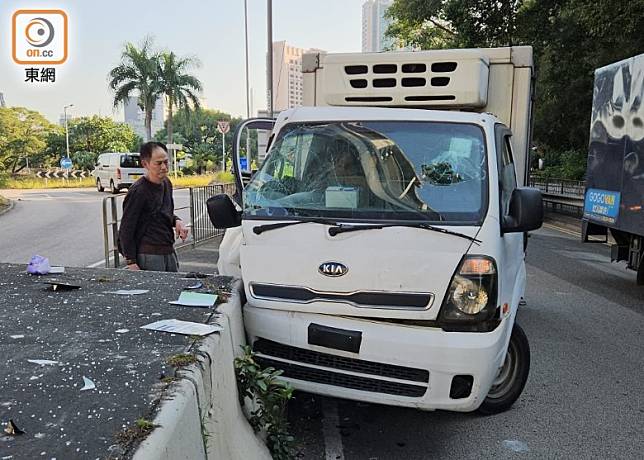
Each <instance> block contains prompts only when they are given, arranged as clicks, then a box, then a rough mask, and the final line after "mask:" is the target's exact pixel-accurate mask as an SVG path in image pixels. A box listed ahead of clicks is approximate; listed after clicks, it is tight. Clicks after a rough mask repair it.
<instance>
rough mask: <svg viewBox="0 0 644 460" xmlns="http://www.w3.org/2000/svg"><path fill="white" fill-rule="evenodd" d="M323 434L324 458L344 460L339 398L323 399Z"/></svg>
mask: <svg viewBox="0 0 644 460" xmlns="http://www.w3.org/2000/svg"><path fill="white" fill-rule="evenodd" d="M322 415H323V419H322V434H323V435H324V458H325V460H344V451H343V449H342V437H341V436H340V432H339V430H338V425H340V419H339V417H338V403H337V400H335V399H331V398H327V397H325V398H323V399H322Z"/></svg>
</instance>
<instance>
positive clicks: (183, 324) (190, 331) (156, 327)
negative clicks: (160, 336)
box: [141, 319, 224, 336]
mask: <svg viewBox="0 0 644 460" xmlns="http://www.w3.org/2000/svg"><path fill="white" fill-rule="evenodd" d="M141 329H149V330H152V331H161V332H169V333H171V334H183V335H202V336H203V335H208V334H212V333H213V332H218V331H223V330H224V328H223V327H221V326H220V325H219V324H202V323H193V322H191V321H180V320H178V319H164V320H161V321H156V322H154V323H150V324H146V325H145V326H141Z"/></svg>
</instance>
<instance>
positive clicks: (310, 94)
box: [208, 47, 543, 414]
mask: <svg viewBox="0 0 644 460" xmlns="http://www.w3.org/2000/svg"><path fill="white" fill-rule="evenodd" d="M303 71H304V80H305V81H304V103H305V104H306V105H310V107H301V108H295V109H289V110H287V111H284V112H282V113H281V114H280V115H279V117H278V119H277V121H276V122H274V126H273V128H272V131H273V133H272V136H271V145H270V150H269V152H268V156H267V157H266V160H265V161H264V163H263V164H262V166H261V167H260V169H259V171H257V173H256V174H254V175H253V177H252V178H251V179H250V182H249V183H248V184H247V185H244V184H243V182H242V176H241V168H240V165H239V163H238V161H237V160H238V158H237V157H238V155H237V150H238V148H237V149H236V150H234V151H233V155H234V157H235V161H234V165H235V173H236V181H237V188H238V193H237V194H236V196H235V200H236V201H237V205H238V206H239V207H240V208H241V211H239V210H238V209H236V206H235V205H234V203H233V202H232V200H231V199H230V198H229V197H228V196H226V195H217V196H215V197H213V198H211V199H210V200H209V203H208V205H209V206H208V208H209V209H208V210H209V213H210V217H211V220H212V221H213V223H214V224H215V226H216V227H219V228H228V230H227V231H226V234H225V236H224V240H223V241H222V243H221V246H220V259H219V264H218V267H219V271H220V273H221V274H227V275H236V276H241V278H242V280H243V289H244V294H245V296H244V297H245V298H246V299H247V303H246V305H245V306H244V312H243V313H244V324H245V328H246V333H247V337H248V341H249V343H250V344H251V345H252V348H253V350H254V351H255V353H256V354H257V355H256V360H257V362H259V363H260V364H261V365H263V366H270V367H274V368H277V369H281V370H282V371H283V372H284V373H283V374H282V378H284V379H285V380H287V381H289V382H290V383H291V384H292V385H293V386H294V387H295V388H296V389H300V390H304V391H309V392H313V393H318V394H324V395H329V396H335V397H340V398H348V399H354V400H360V401H368V402H375V403H382V404H391V405H398V406H409V407H415V408H420V409H425V410H434V409H442V410H451V411H461V412H467V411H473V410H477V409H478V410H480V411H481V412H483V413H486V414H491V413H498V412H501V411H504V410H507V409H509V408H510V407H511V406H512V404H513V403H514V402H515V401H516V399H517V398H518V397H519V395H520V394H521V392H522V391H523V387H524V385H525V383H526V381H527V378H528V373H529V369H530V348H529V344H528V339H527V337H526V335H525V334H524V332H523V330H522V329H521V327H520V326H519V325H518V324H517V323H516V322H515V319H516V315H517V309H518V306H519V301H520V299H521V297H522V296H523V293H524V289H525V284H526V269H525V263H524V258H525V242H526V232H528V231H530V230H534V229H537V228H539V227H540V226H541V224H542V220H543V206H542V201H541V194H540V192H539V191H538V190H535V189H531V188H526V187H525V186H524V185H525V184H526V176H527V165H528V164H529V162H528V152H529V144H530V126H531V123H530V121H531V112H532V81H533V67H532V49H531V48H530V47H512V48H495V49H477V50H439V51H424V52H415V53H411V52H408V53H407V52H402V53H364V54H337V55H334V54H315V55H305V56H304V59H303ZM272 123H273V122H272V121H271V120H266V119H264V120H254V121H250V120H249V121H247V122H244V123H242V124H241V125H240V126H241V127H240V128H238V131H237V132H236V133H235V139H234V145H237V146H238V145H239V142H240V139H241V134H240V133H241V130H242V129H244V128H243V126H244V124H246V126H254V125H256V126H257V128H258V129H267V128H268V129H270V128H271V124H272Z"/></svg>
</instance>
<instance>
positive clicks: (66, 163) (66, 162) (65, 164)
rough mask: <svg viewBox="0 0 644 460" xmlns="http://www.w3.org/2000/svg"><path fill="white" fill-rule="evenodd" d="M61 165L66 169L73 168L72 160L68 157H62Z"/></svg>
mask: <svg viewBox="0 0 644 460" xmlns="http://www.w3.org/2000/svg"><path fill="white" fill-rule="evenodd" d="M60 167H61V168H64V169H72V160H70V159H69V158H67V157H65V158H61V160H60Z"/></svg>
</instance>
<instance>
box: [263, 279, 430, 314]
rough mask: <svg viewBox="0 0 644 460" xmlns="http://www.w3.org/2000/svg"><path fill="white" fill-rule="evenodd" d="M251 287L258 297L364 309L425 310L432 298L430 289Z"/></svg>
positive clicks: (268, 285)
mask: <svg viewBox="0 0 644 460" xmlns="http://www.w3.org/2000/svg"><path fill="white" fill-rule="evenodd" d="M250 290H251V294H252V296H253V297H255V298H258V299H269V300H288V301H291V302H301V303H308V302H315V301H327V302H343V303H349V304H352V305H355V306H356V307H364V308H390V309H405V310H426V309H428V308H429V307H430V306H431V304H432V302H433V299H434V295H433V294H432V293H429V292H377V291H356V292H324V291H316V290H314V289H310V288H305V287H297V286H282V285H276V284H264V283H250Z"/></svg>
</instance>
